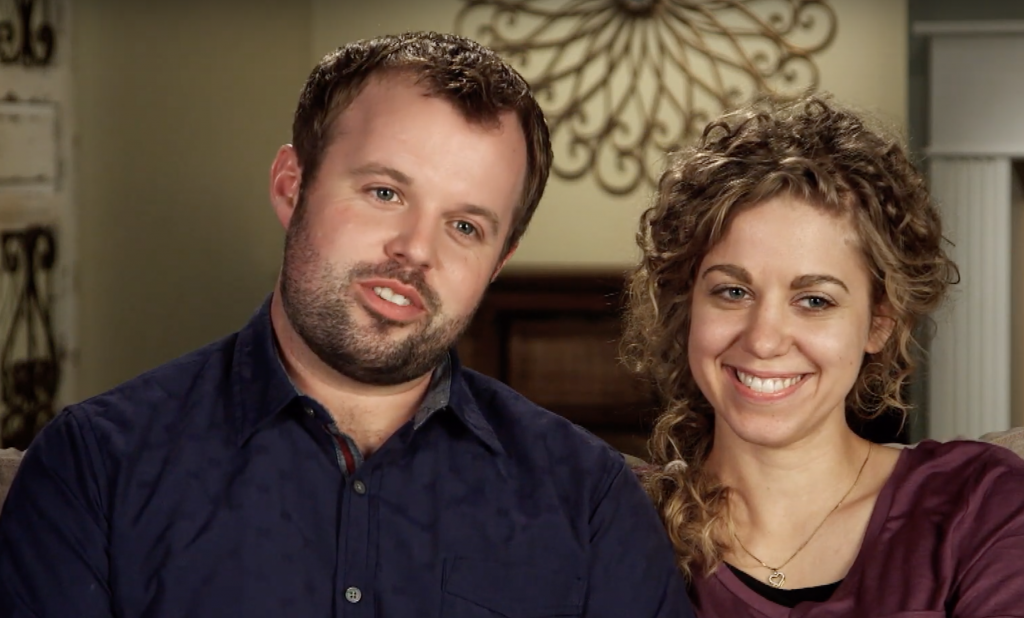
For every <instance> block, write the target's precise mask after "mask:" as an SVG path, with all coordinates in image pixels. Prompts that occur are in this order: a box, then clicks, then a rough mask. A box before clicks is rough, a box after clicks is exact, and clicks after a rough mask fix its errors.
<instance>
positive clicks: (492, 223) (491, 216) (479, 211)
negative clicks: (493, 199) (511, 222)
mask: <svg viewBox="0 0 1024 618" xmlns="http://www.w3.org/2000/svg"><path fill="white" fill-rule="evenodd" d="M460 210H461V211H462V212H464V213H466V214H467V215H476V216H477V217H482V218H484V219H486V220H487V225H488V227H490V228H491V233H492V234H494V235H495V236H497V235H498V231H499V230H500V229H501V219H500V218H499V217H498V215H497V214H496V213H495V212H494V211H493V210H491V209H490V208H485V207H483V206H477V205H476V204H465V205H463V206H462V208H461V209H460Z"/></svg>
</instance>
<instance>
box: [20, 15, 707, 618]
mask: <svg viewBox="0 0 1024 618" xmlns="http://www.w3.org/2000/svg"><path fill="white" fill-rule="evenodd" d="M550 163H551V151H550V143H549V140H548V133H547V129H546V126H545V123H544V119H543V115H542V113H541V111H540V109H539V107H538V106H537V103H536V102H535V101H534V99H533V98H532V96H531V95H530V93H529V89H528V87H527V85H526V84H525V82H524V81H523V80H522V78H521V77H520V76H519V75H518V74H517V73H515V71H513V70H512V69H511V68H510V67H508V66H507V65H506V64H505V63H504V62H502V61H501V60H500V59H499V58H498V57H497V56H496V55H495V54H494V53H492V52H490V51H488V50H486V49H484V48H482V47H480V46H479V45H476V44H475V43H472V42H470V41H468V40H465V39H462V38H458V37H454V36H450V35H439V34H432V33H419V34H408V35H402V36H389V37H381V38H378V39H374V40H369V41H360V42H356V43H353V44H351V45H348V46H346V47H343V48H341V49H339V50H338V51H337V52H335V53H333V54H331V55H329V56H327V57H326V58H324V60H323V61H322V62H321V63H320V65H319V66H318V67H316V69H315V70H314V71H313V73H312V74H311V76H310V78H309V80H308V81H307V83H306V85H305V88H304V90H303V92H302V95H301V98H300V101H299V105H298V110H297V111H296V114H295V121H294V125H293V143H292V144H291V145H286V146H283V147H282V148H281V149H280V150H279V151H278V153H277V157H276V158H275V160H274V162H273V165H272V167H271V174H270V199H271V202H272V205H273V208H274V211H275V213H276V214H277V217H278V219H279V220H280V221H281V224H282V225H283V226H284V228H285V229H286V230H287V233H286V238H285V251H284V263H283V266H282V269H281V274H280V277H279V279H278V284H277V287H276V289H275V290H274V293H273V294H272V295H271V297H270V299H269V301H268V302H267V304H266V305H265V306H264V307H263V308H262V309H261V310H260V311H259V312H258V313H257V314H256V315H255V316H254V317H253V318H252V320H251V321H250V322H249V324H248V325H247V326H245V327H244V328H243V329H242V330H241V331H240V332H238V333H236V334H234V335H232V336H230V337H228V338H226V339H224V340H222V341H219V342H217V343H214V344H212V345H210V346H208V347H206V348H203V349H201V350H199V351H196V352H194V353H192V354H189V355H187V356H185V357H183V358H181V359H178V360H176V361H174V362H172V363H170V364H168V365H165V366H163V367H160V368H158V369H156V370H154V371H151V372H149V373H147V374H144V375H142V376H141V377H138V378H136V379H134V380H132V381H130V382H128V383H126V384H124V385H122V386H119V387H117V388H116V389H114V390H112V391H110V392H108V393H106V394H103V395H100V396H98V397H96V398H93V399H90V400H88V401H86V402H84V403H81V404H79V405H75V406H72V407H70V408H69V409H67V410H65V411H64V412H63V413H62V414H61V415H60V416H59V417H58V418H57V419H55V420H54V421H52V423H51V424H50V425H49V426H48V427H47V428H46V430H45V431H44V432H43V433H42V434H41V435H40V436H39V437H38V438H37V440H36V442H35V443H34V444H33V446H32V447H31V448H30V449H29V450H28V452H27V454H26V457H25V459H24V462H23V464H22V468H21V470H20V472H19V474H18V477H17V478H16V479H15V482H14V484H13V486H12V488H11V492H10V495H9V497H8V500H7V503H6V505H5V507H4V511H3V516H2V517H0V607H2V609H0V617H4V618H6V617H11V616H33V617H36V618H67V617H70V616H76V617H81V618H98V617H111V616H119V617H136V616H138V617H141V616H147V617H149V616H153V617H157V616H161V617H162V616H189V617H192V618H201V617H206V616H211V617H212V616H246V617H258V616H267V617H271V616H272V617H275V618H276V617H281V616H289V617H291V616H295V617H304V618H305V617H314V616H342V615H344V616H385V617H395V618H403V617H414V616H415V617H419V616H443V617H445V618H459V617H463V618H468V617H472V616H538V617H539V616H588V617H604V616H607V617H609V618H610V617H616V618H623V617H628V618H640V617H649V616H664V617H666V618H668V617H672V618H677V617H680V616H689V615H691V614H690V607H689V603H688V601H687V599H686V595H685V584H684V582H683V581H682V579H681V576H680V575H679V573H678V571H677V570H676V568H675V566H674V558H673V555H672V551H671V549H670V548H669V545H668V542H667V539H666V538H665V535H664V532H663V530H662V528H661V526H660V524H659V521H658V518H657V515H656V514H655V512H654V510H653V508H652V506H651V505H650V504H649V503H648V501H647V499H646V497H645V496H644V494H643V492H642V491H641V489H640V487H639V485H638V483H637V482H636V480H635V478H634V477H633V475H632V474H631V472H630V470H629V469H628V468H627V467H626V465H625V464H624V462H623V459H622V457H621V456H619V455H617V454H616V453H614V452H613V451H612V450H611V449H610V448H608V447H607V446H606V445H604V444H603V443H601V442H600V441H598V440H596V439H595V438H593V437H591V436H590V435H589V434H586V433H585V432H583V431H581V430H579V429H578V428H576V427H574V426H573V425H571V424H570V423H568V422H566V421H565V420H563V419H561V418H559V417H557V416H555V415H553V414H551V413H549V412H546V411H544V410H542V409H540V408H538V407H537V406H535V405H532V404H531V403H529V402H528V401H526V400H525V399H523V398H522V397H521V396H519V395H517V394H516V393H515V392H513V391H511V390H510V389H508V388H507V387H505V386H503V385H502V384H500V383H497V382H496V381H494V380H491V379H488V378H485V377H483V376H481V375H479V374H477V373H474V372H472V371H469V370H468V369H465V368H463V367H461V366H460V365H459V361H458V359H457V358H456V356H455V354H454V352H453V351H452V347H453V345H454V343H455V342H456V340H457V338H458V336H459V335H460V333H461V332H462V331H463V329H464V328H465V327H466V325H467V323H468V322H469V320H470V317H471V316H472V314H473V312H474V310H475V309H476V307H477V305H478V303H479V302H480V299H481V297H482V295H483V293H484V290H485V288H486V287H487V285H488V284H489V283H490V281H491V280H493V279H494V277H495V276H497V274H498V272H499V271H500V270H501V267H502V266H503V265H504V264H505V262H506V261H507V260H508V258H509V257H510V256H511V255H512V253H513V252H514V250H515V247H516V244H517V242H518V241H519V238H520V237H521V236H522V234H523V232H524V231H525V229H526V227H527V224H528V223H529V220H530V217H531V216H532V214H533V212H534V210H535V208H536V207H537V203H538V201H539V200H540V197H541V194H542V192H543V189H544V185H545V183H546V180H547V175H548V170H549V166H550Z"/></svg>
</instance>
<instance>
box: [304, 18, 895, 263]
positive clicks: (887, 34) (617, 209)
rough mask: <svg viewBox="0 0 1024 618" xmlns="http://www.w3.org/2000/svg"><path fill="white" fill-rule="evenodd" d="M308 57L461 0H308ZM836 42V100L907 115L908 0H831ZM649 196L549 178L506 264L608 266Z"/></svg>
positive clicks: (830, 54)
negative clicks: (356, 4)
mask: <svg viewBox="0 0 1024 618" xmlns="http://www.w3.org/2000/svg"><path fill="white" fill-rule="evenodd" d="M312 2H313V16H314V25H313V36H312V57H313V59H314V60H315V59H319V58H320V57H321V56H322V55H323V54H324V53H327V52H328V51H330V50H332V49H334V48H336V47H337V46H339V45H341V44H343V43H344V42H346V41H350V40H353V39H358V38H363V37H368V36H373V35H374V34H379V33H381V32H397V31H402V30H438V31H452V29H453V28H454V21H455V20H454V18H455V15H456V14H457V12H458V10H459V8H460V7H462V6H463V5H464V2H462V0H431V1H430V2H423V1H422V0H376V1H375V2H367V3H364V4H361V5H360V8H359V10H358V11H354V10H352V9H351V8H350V7H349V6H348V5H347V4H346V3H344V2H338V1H337V0H312ZM832 4H833V6H834V7H835V8H836V12H837V14H838V23H839V27H838V33H837V37H836V40H835V42H834V43H833V45H832V47H830V48H829V49H828V50H827V52H825V53H823V54H822V55H821V56H820V58H819V66H820V67H821V74H822V79H821V86H822V88H824V89H826V90H830V91H832V92H833V93H835V95H836V96H837V97H839V98H840V99H841V100H844V101H848V102H850V103H853V104H855V105H857V106H859V107H862V108H866V109H868V110H871V111H872V112H874V113H877V114H880V115H882V116H883V117H884V118H886V119H887V120H888V121H890V122H892V123H895V124H896V125H898V126H900V127H902V126H904V125H905V121H906V106H907V105H906V97H907V83H906V82H907V80H906V60H905V59H906V57H907V5H906V0H833V3H832ZM649 198H650V193H649V192H647V191H641V192H638V193H636V194H634V195H631V196H628V197H612V196H610V195H608V194H606V193H603V192H601V191H600V190H599V189H598V188H597V186H596V185H595V184H593V183H592V182H591V181H589V180H587V179H583V180H580V181H576V182H568V181H564V180H561V179H558V178H553V179H552V180H551V182H550V183H549V184H548V189H547V192H546V193H545V196H544V201H543V202H542V204H541V206H540V209H539V210H538V212H537V215H536V217H535V218H534V220H533V223H532V224H531V227H530V231H529V232H528V233H527V235H526V238H525V239H524V240H523V243H522V245H521V247H520V249H519V252H518V254H517V255H516V256H515V258H513V262H512V263H511V264H513V265H515V266H520V267H571V268H587V267H613V268H619V267H623V266H625V265H628V264H630V263H631V262H632V261H633V260H634V259H635V256H636V251H635V244H634V240H633V239H634V235H635V232H636V224H637V217H638V216H639V213H640V211H641V210H642V209H643V207H644V206H645V205H646V203H647V201H648V200H649Z"/></svg>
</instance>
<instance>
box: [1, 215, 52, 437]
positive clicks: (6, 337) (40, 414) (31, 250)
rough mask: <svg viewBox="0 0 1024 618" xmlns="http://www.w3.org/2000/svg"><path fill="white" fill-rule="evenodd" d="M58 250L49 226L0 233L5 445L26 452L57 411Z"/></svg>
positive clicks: (3, 426)
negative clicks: (53, 285) (53, 301)
mask: <svg viewBox="0 0 1024 618" xmlns="http://www.w3.org/2000/svg"><path fill="white" fill-rule="evenodd" d="M56 249H57V246H56V242H55V240H54V233H53V230H52V229H51V228H48V227H28V228H24V229H21V230H9V231H5V232H3V233H2V234H0V293H2V294H0V299H2V302H0V325H2V327H3V330H2V331H0V337H2V339H0V404H2V412H3V417H2V420H0V445H2V446H4V447H15V448H18V449H25V448H26V447H27V446H28V444H29V442H31V441H32V439H33V438H34V437H35V435H36V434H37V433H38V432H39V430H40V429H42V427H43V425H45V424H46V423H47V422H48V421H49V420H50V419H51V418H53V416H54V413H55V399H56V396H57V387H58V385H59V383H60V361H59V358H58V355H57V342H56V337H55V334H54V330H53V321H52V319H51V317H50V293H49V287H50V286H49V282H50V279H49V275H50V273H51V271H52V270H53V267H54V264H55V262H56V257H57V252H56Z"/></svg>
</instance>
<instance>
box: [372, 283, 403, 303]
mask: <svg viewBox="0 0 1024 618" xmlns="http://www.w3.org/2000/svg"><path fill="white" fill-rule="evenodd" d="M373 293H374V294H376V295H377V296H379V297H381V298H383V299H384V300H386V301H388V302H389V303H393V304H395V305H398V306H399V307H408V306H409V305H410V304H412V301H411V300H409V299H408V298H406V297H405V296H402V295H401V294H399V293H398V292H396V291H394V290H392V289H391V288H389V287H384V286H380V285H377V286H374V287H373Z"/></svg>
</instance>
